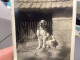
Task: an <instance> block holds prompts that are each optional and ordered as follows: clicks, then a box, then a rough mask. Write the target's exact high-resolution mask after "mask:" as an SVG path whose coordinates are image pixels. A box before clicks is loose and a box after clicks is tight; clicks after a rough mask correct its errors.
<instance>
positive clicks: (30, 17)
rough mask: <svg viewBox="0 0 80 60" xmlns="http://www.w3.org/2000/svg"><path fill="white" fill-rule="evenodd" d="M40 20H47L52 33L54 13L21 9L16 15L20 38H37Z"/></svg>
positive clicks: (17, 32) (18, 36)
mask: <svg viewBox="0 0 80 60" xmlns="http://www.w3.org/2000/svg"><path fill="white" fill-rule="evenodd" d="M40 20H45V21H46V22H47V27H48V29H49V33H50V34H52V13H50V12H47V13H45V12H39V11H36V12H34V11H19V12H18V13H17V15H16V35H17V38H18V40H20V39H22V40H26V39H27V40H28V39H34V38H36V31H37V24H38V23H39V21H40Z"/></svg>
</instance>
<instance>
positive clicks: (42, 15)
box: [15, 0, 73, 42]
mask: <svg viewBox="0 0 80 60" xmlns="http://www.w3.org/2000/svg"><path fill="white" fill-rule="evenodd" d="M72 2H73V1H72V0H15V9H16V8H17V10H16V11H17V12H15V14H16V17H15V19H16V20H15V21H16V34H17V39H18V40H19V39H21V38H22V39H23V40H28V39H36V30H37V24H38V22H39V21H40V20H42V19H44V20H46V21H47V24H48V27H49V29H50V34H51V35H53V34H54V37H55V38H56V39H57V40H60V41H67V42H70V39H71V38H70V33H71V26H72V22H71V21H72V9H73V7H72V6H73V5H72V4H71V3H72ZM16 3H17V4H16ZM67 23H69V24H67ZM60 36H64V37H62V38H60ZM66 36H67V37H66ZM18 42H20V41H18Z"/></svg>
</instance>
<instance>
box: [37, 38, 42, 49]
mask: <svg viewBox="0 0 80 60" xmlns="http://www.w3.org/2000/svg"><path fill="white" fill-rule="evenodd" d="M38 44H39V45H38V48H37V49H40V48H41V39H40V38H38Z"/></svg>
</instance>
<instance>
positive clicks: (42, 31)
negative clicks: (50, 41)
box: [37, 20, 49, 49]
mask: <svg viewBox="0 0 80 60" xmlns="http://www.w3.org/2000/svg"><path fill="white" fill-rule="evenodd" d="M46 29H47V22H46V21H45V20H41V21H40V22H39V23H38V28H37V37H38V44H39V46H38V49H40V48H41V47H42V48H45V47H46V46H45V45H46V44H45V43H46V39H47V37H48V36H49V33H48V32H47V30H46Z"/></svg>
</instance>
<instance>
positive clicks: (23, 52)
mask: <svg viewBox="0 0 80 60" xmlns="http://www.w3.org/2000/svg"><path fill="white" fill-rule="evenodd" d="M58 43H59V42H58ZM37 47H38V41H37V40H33V41H29V42H26V43H24V44H20V45H18V47H17V48H18V49H17V51H18V54H17V56H18V60H70V43H68V44H66V43H65V44H64V43H59V44H58V46H57V47H56V49H55V50H51V49H48V48H45V49H36V48H37Z"/></svg>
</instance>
